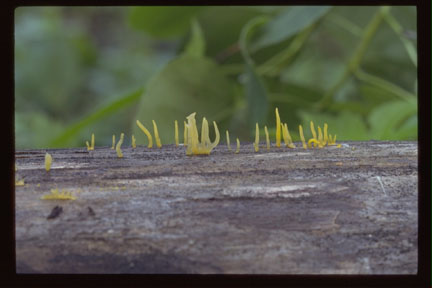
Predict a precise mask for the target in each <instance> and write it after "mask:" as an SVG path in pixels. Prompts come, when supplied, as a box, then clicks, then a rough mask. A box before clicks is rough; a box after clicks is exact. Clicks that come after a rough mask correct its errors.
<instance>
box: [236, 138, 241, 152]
mask: <svg viewBox="0 0 432 288" xmlns="http://www.w3.org/2000/svg"><path fill="white" fill-rule="evenodd" d="M239 152H240V140H239V139H238V138H237V149H236V151H235V153H236V154H237V153H239Z"/></svg>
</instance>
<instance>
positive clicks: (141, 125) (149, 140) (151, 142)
mask: <svg viewBox="0 0 432 288" xmlns="http://www.w3.org/2000/svg"><path fill="white" fill-rule="evenodd" d="M136 124H137V125H138V127H139V128H140V129H141V130H142V131H143V132H144V134H145V135H146V136H147V139H148V142H149V144H148V146H147V147H148V148H152V147H153V138H152V136H151V134H150V132H149V131H148V130H147V128H145V127H144V125H143V124H141V122H140V121H139V120H136Z"/></svg>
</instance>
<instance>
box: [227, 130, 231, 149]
mask: <svg viewBox="0 0 432 288" xmlns="http://www.w3.org/2000/svg"><path fill="white" fill-rule="evenodd" d="M226 141H227V146H228V151H231V144H230V137H229V132H228V130H226Z"/></svg>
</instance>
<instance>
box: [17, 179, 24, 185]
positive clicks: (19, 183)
mask: <svg viewBox="0 0 432 288" xmlns="http://www.w3.org/2000/svg"><path fill="white" fill-rule="evenodd" d="M15 186H24V180H18V181H15Z"/></svg>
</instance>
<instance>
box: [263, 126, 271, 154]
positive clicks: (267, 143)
mask: <svg viewBox="0 0 432 288" xmlns="http://www.w3.org/2000/svg"><path fill="white" fill-rule="evenodd" d="M264 133H265V135H266V145H267V150H270V137H269V134H268V130H267V126H264Z"/></svg>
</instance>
